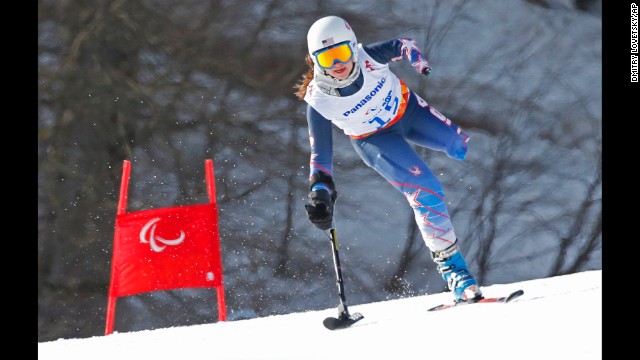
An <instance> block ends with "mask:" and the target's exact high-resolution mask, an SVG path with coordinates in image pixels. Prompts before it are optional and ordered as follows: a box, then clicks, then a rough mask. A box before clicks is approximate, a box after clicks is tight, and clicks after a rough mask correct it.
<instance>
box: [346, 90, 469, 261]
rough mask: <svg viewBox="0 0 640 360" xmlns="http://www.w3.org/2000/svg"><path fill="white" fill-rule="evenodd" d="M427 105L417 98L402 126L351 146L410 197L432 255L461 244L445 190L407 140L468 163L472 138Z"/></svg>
mask: <svg viewBox="0 0 640 360" xmlns="http://www.w3.org/2000/svg"><path fill="white" fill-rule="evenodd" d="M418 99H419V100H418ZM421 101H422V102H424V100H422V99H420V98H417V97H415V96H414V95H413V94H412V95H411V98H410V100H409V104H408V106H407V111H406V112H405V115H404V116H403V118H402V119H401V120H400V121H399V122H398V123H396V124H394V125H393V126H391V127H390V128H389V129H385V130H383V131H381V132H378V133H375V134H373V135H370V136H368V137H365V138H363V139H357V140H353V139H352V140H351V142H352V144H353V146H354V148H355V149H356V151H357V152H358V154H359V155H360V157H361V158H362V160H363V161H364V162H365V163H366V164H367V165H368V166H370V167H372V168H373V169H375V170H376V171H377V172H378V173H379V174H380V175H382V176H383V177H384V178H385V179H386V180H387V181H388V182H389V183H390V184H391V185H393V187H395V188H396V189H398V190H399V191H401V192H402V193H403V194H404V195H405V197H406V198H407V201H408V202H409V205H410V206H411V207H412V209H413V212H414V214H415V220H416V223H417V225H418V228H419V229H420V233H421V234H422V238H423V240H424V242H425V244H426V245H427V247H428V248H429V249H430V250H431V251H440V250H444V249H446V248H448V247H449V246H451V245H452V244H453V243H454V242H455V241H456V234H455V232H454V229H453V224H452V223H451V219H450V217H449V212H448V210H447V207H446V203H445V200H444V191H443V189H442V185H441V184H440V182H439V181H438V179H437V178H436V177H435V176H434V175H433V173H432V172H431V170H430V169H429V168H428V166H427V165H426V164H425V162H424V160H423V159H422V158H421V157H420V156H419V154H418V153H417V152H416V151H415V150H414V148H413V146H412V145H411V144H410V143H409V141H408V140H407V139H409V140H410V141H412V142H413V143H416V144H418V145H420V146H423V147H428V148H430V149H433V150H437V151H443V152H445V153H447V155H449V156H450V157H452V158H456V159H463V158H464V157H465V155H466V139H467V136H466V134H464V133H462V132H461V131H460V130H459V129H458V128H457V127H456V126H455V125H453V124H452V123H451V121H450V120H448V119H446V118H444V116H442V115H440V114H439V113H437V112H436V113H437V114H438V115H439V116H438V115H435V114H434V112H432V111H431V109H430V108H429V106H428V105H426V102H424V105H426V106H421ZM441 117H442V118H444V119H445V120H442V119H441Z"/></svg>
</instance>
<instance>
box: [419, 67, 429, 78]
mask: <svg viewBox="0 0 640 360" xmlns="http://www.w3.org/2000/svg"><path fill="white" fill-rule="evenodd" d="M421 73H422V75H424V76H429V74H431V67H430V66H427V67H425V68H424V69H422V71H421Z"/></svg>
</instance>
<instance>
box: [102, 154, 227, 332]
mask: <svg viewBox="0 0 640 360" xmlns="http://www.w3.org/2000/svg"><path fill="white" fill-rule="evenodd" d="M130 168H131V166H130V163H129V162H128V161H126V160H125V162H124V166H123V176H122V183H121V185H120V201H119V203H118V213H117V215H116V226H115V235H114V241H113V258H112V262H111V283H110V285H109V301H108V305H107V325H106V330H105V335H109V334H111V333H112V332H113V323H114V317H115V301H116V299H117V298H118V297H121V296H128V295H135V294H139V293H143V292H150V291H160V290H173V289H184V288H216V290H217V295H218V320H220V321H226V306H225V302H224V282H223V279H222V256H221V253H220V236H219V233H218V209H217V205H216V201H215V199H216V195H215V182H214V177H213V161H212V160H206V161H205V172H206V182H207V193H208V195H209V203H207V204H198V205H183V206H176V207H168V208H159V209H151V210H142V211H135V212H130V213H127V212H126V206H127V198H128V196H127V193H128V186H129V173H130Z"/></svg>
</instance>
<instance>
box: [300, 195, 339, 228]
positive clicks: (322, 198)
mask: <svg viewBox="0 0 640 360" xmlns="http://www.w3.org/2000/svg"><path fill="white" fill-rule="evenodd" d="M336 196H337V193H336V192H335V191H334V192H333V194H332V195H329V192H328V191H327V190H317V191H312V192H310V193H309V195H308V197H309V199H310V200H311V204H305V205H304V208H305V209H306V210H307V216H308V217H309V221H311V223H312V224H313V225H315V227H317V228H318V229H320V230H327V229H330V228H331V225H332V223H333V204H334V203H335V201H336Z"/></svg>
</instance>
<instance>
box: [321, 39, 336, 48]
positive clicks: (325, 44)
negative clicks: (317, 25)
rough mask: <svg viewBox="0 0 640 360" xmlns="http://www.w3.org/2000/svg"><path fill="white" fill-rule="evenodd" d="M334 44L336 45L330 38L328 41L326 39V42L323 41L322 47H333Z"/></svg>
mask: <svg viewBox="0 0 640 360" xmlns="http://www.w3.org/2000/svg"><path fill="white" fill-rule="evenodd" d="M333 44H334V41H333V38H332V37H330V38H328V39H325V40H322V46H330V45H333Z"/></svg>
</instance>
